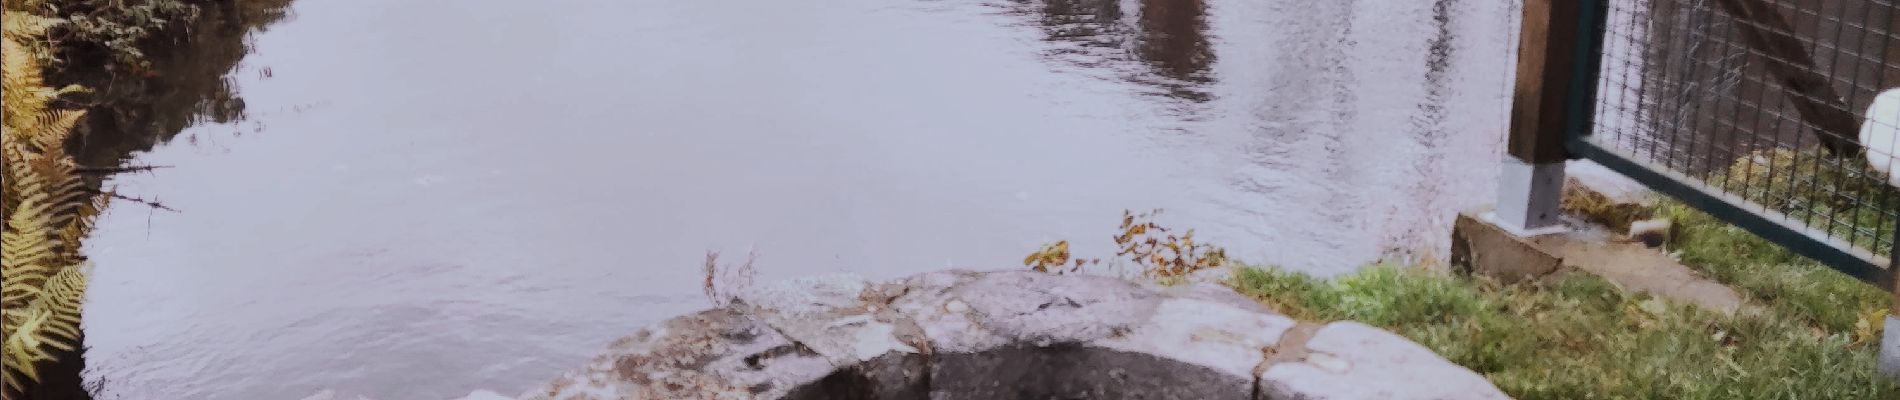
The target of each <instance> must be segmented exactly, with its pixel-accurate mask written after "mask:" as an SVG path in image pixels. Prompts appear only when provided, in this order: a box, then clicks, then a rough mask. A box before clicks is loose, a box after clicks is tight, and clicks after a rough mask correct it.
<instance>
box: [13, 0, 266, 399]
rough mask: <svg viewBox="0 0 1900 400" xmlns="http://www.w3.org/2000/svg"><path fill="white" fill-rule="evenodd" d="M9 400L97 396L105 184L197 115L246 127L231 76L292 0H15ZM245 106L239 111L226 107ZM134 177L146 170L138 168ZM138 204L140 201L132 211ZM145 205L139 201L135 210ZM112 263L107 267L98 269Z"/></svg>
mask: <svg viewBox="0 0 1900 400" xmlns="http://www.w3.org/2000/svg"><path fill="white" fill-rule="evenodd" d="M4 4H5V9H6V13H7V25H6V38H7V43H6V45H7V49H6V53H7V57H6V66H5V67H6V68H5V70H6V80H5V85H6V87H5V90H6V99H5V101H6V103H7V104H6V106H7V108H6V110H7V116H6V127H7V130H6V133H5V135H4V136H5V141H6V150H7V152H6V180H7V187H6V190H5V201H4V202H5V204H6V205H7V206H6V208H5V211H6V217H5V218H4V220H5V221H6V226H5V234H6V235H7V238H6V241H5V246H6V247H5V249H4V250H5V252H6V254H7V258H6V260H7V262H6V265H5V269H6V272H5V274H6V275H7V280H6V289H5V292H6V305H5V306H6V309H7V310H8V314H7V318H6V320H5V321H6V324H7V325H6V327H7V335H8V336H7V338H6V343H7V346H6V361H7V362H6V367H7V368H6V369H7V375H6V378H7V385H6V388H5V389H4V390H3V392H4V395H3V396H5V398H7V399H15V398H21V399H40V400H47V399H90V398H91V397H92V394H91V392H92V391H93V389H88V386H87V385H86V384H85V383H84V381H83V379H81V377H80V371H82V370H84V369H85V365H86V363H85V348H86V346H85V345H84V343H85V338H84V335H83V333H82V331H81V330H80V327H79V325H80V324H81V313H80V307H79V302H80V299H82V298H84V293H85V286H86V282H87V281H88V280H89V278H88V276H89V272H90V271H91V268H93V267H92V266H91V265H90V263H88V262H87V256H86V254H85V252H83V251H82V248H83V246H82V243H83V241H84V239H85V238H86V237H87V236H88V235H89V234H90V231H91V224H92V220H93V218H95V217H96V216H98V215H99V214H100V213H101V212H102V210H103V208H104V207H105V204H106V203H107V201H108V200H112V199H117V201H118V202H119V203H122V205H121V206H122V207H123V206H132V207H154V208H164V207H163V206H162V205H161V204H158V203H155V202H147V201H144V200H141V199H138V198H137V197H136V194H125V193H117V192H115V191H114V190H113V189H112V188H110V187H107V186H106V184H105V182H106V181H107V179H108V178H109V177H110V176H111V175H112V174H115V173H120V172H124V171H125V170H126V168H125V166H124V165H123V163H124V161H125V160H127V159H129V158H130V157H131V155H132V154H133V153H135V152H138V151H143V150H147V149H150V148H151V147H152V146H153V145H155V144H158V143H162V142H164V141H167V140H170V139H171V138H172V137H173V136H175V135H177V133H178V132H179V131H180V130H182V129H183V128H184V127H185V126H186V125H187V124H189V123H190V122H191V121H194V120H197V119H199V118H212V119H223V120H230V119H235V118H241V117H242V114H243V109H242V106H241V104H242V102H241V101H240V100H236V99H235V97H234V96H233V95H231V93H232V90H230V88H229V87H225V86H221V85H219V84H218V83H222V82H225V80H224V79H222V78H223V76H224V75H225V74H226V73H228V72H229V71H230V70H231V69H232V68H233V67H234V66H235V65H236V64H237V62H238V60H239V59H241V58H242V56H243V54H244V53H245V46H244V44H243V38H244V36H245V34H246V33H247V32H249V31H250V30H252V29H255V28H258V27H261V26H263V25H264V24H268V23H270V22H275V21H276V20H279V19H282V18H284V17H285V14H284V12H283V8H284V6H285V5H287V4H288V2H287V1H264V2H256V1H235V0H195V1H194V0H144V1H123V2H111V3H101V2H93V1H80V0H54V1H29V0H7V1H6V2H5V3H4ZM233 104H235V105H237V106H236V107H232V106H231V105H233ZM131 170H138V168H131ZM124 203H133V204H124ZM137 203H144V204H137ZM104 268H111V266H104Z"/></svg>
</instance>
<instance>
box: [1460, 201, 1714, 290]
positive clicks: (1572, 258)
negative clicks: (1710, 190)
mask: <svg viewBox="0 0 1900 400" xmlns="http://www.w3.org/2000/svg"><path fill="white" fill-rule="evenodd" d="M1480 215H1481V212H1475V211H1474V212H1465V213H1461V214H1459V216H1458V220H1457V222H1455V223H1454V225H1453V227H1452V250H1451V253H1452V254H1451V261H1452V268H1453V269H1454V270H1455V271H1458V272H1461V273H1466V274H1472V275H1478V276H1486V277H1491V278H1494V279H1497V280H1499V281H1501V282H1505V283H1524V282H1532V281H1539V280H1543V279H1545V278H1546V277H1555V276H1560V275H1562V274H1564V273H1588V274H1591V275H1596V276H1598V277H1601V278H1603V279H1604V280H1606V281H1609V282H1610V283H1612V284H1615V285H1616V286H1617V287H1619V288H1622V289H1623V290H1627V291H1631V292H1638V293H1649V294H1651V295H1654V296H1658V297H1663V298H1668V299H1671V300H1675V301H1679V302H1684V303H1689V304H1695V305H1698V306H1701V307H1702V308H1705V309H1708V310H1711V311H1716V312H1721V313H1734V312H1736V311H1739V310H1742V309H1744V308H1746V307H1748V305H1747V304H1746V302H1744V301H1743V298H1742V296H1741V293H1739V292H1736V291H1735V289H1733V288H1729V287H1728V286H1726V285H1723V284H1721V283H1720V282H1716V281H1714V280H1712V279H1709V278H1706V277H1703V276H1702V275H1701V274H1699V273H1697V272H1695V270H1692V269H1690V268H1689V267H1687V266H1684V265H1682V264H1681V263H1679V262H1677V261H1676V260H1675V259H1673V258H1670V257H1669V256H1668V255H1665V254H1663V253H1662V252H1661V251H1658V250H1657V249H1652V248H1649V247H1647V246H1643V245H1642V244H1640V243H1626V242H1621V241H1617V240H1610V239H1608V238H1610V236H1603V235H1591V234H1590V231H1588V230H1586V229H1582V227H1578V229H1571V230H1569V231H1567V232H1565V233H1563V234H1556V235H1542V236H1537V237H1529V238H1527V237H1522V236H1518V235H1517V234H1515V233H1513V232H1510V231H1509V230H1507V229H1505V228H1504V227H1502V226H1498V225H1497V224H1495V223H1492V222H1490V221H1488V220H1486V219H1485V218H1483V217H1481V216H1480Z"/></svg>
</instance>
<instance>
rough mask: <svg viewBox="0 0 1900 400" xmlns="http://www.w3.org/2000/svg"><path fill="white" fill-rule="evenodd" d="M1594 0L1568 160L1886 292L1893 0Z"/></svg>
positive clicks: (1898, 103) (1891, 254)
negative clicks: (1667, 195)
mask: <svg viewBox="0 0 1900 400" xmlns="http://www.w3.org/2000/svg"><path fill="white" fill-rule="evenodd" d="M1599 1H1604V2H1606V3H1607V8H1608V10H1607V11H1608V12H1607V13H1606V14H1607V15H1605V16H1602V17H1601V18H1600V20H1599V21H1600V22H1596V23H1595V24H1597V27H1599V28H1601V29H1602V41H1601V42H1600V43H1599V44H1600V45H1601V51H1602V55H1601V64H1600V69H1599V70H1598V71H1597V80H1596V85H1597V86H1596V96H1595V98H1594V100H1593V103H1594V104H1593V106H1594V110H1595V111H1594V117H1593V118H1592V120H1591V121H1588V122H1581V123H1587V124H1590V125H1591V126H1588V127H1587V128H1588V129H1585V130H1586V131H1588V133H1589V135H1588V136H1585V137H1582V138H1578V140H1573V142H1572V147H1573V148H1578V149H1577V150H1578V151H1577V152H1578V153H1581V154H1584V155H1585V156H1586V157H1588V158H1592V159H1598V160H1599V161H1603V162H1604V163H1605V164H1616V165H1612V166H1613V167H1617V166H1621V167H1623V168H1625V169H1635V170H1639V171H1636V172H1642V173H1638V174H1632V176H1634V177H1637V178H1638V179H1639V180H1644V181H1645V183H1647V184H1650V185H1651V186H1653V187H1656V186H1659V188H1662V189H1666V190H1664V191H1665V192H1672V194H1679V196H1678V197H1684V196H1681V195H1680V194H1687V195H1688V196H1687V197H1690V198H1695V199H1699V200H1700V201H1691V202H1690V203H1691V204H1692V205H1696V206H1698V207H1701V208H1703V209H1705V210H1708V211H1710V212H1711V213H1712V214H1715V215H1716V216H1718V217H1722V218H1724V219H1728V220H1730V221H1746V222H1750V224H1747V225H1749V226H1750V227H1751V230H1755V231H1757V232H1758V233H1765V235H1764V236H1768V237H1769V238H1770V239H1773V240H1776V241H1778V242H1781V243H1782V244H1784V245H1787V246H1789V247H1791V248H1795V249H1796V250H1797V251H1801V252H1802V253H1803V254H1808V255H1810V256H1817V257H1816V258H1820V259H1822V260H1823V261H1825V262H1827V263H1828V264H1830V265H1832V266H1835V267H1836V268H1838V269H1841V270H1842V271H1845V272H1848V273H1850V274H1853V275H1855V276H1857V277H1861V278H1862V279H1866V280H1869V281H1874V282H1876V283H1879V284H1881V286H1882V287H1888V286H1887V285H1886V283H1887V282H1885V281H1886V280H1888V279H1891V278H1890V277H1891V276H1892V274H1891V273H1889V272H1887V271H1888V270H1891V269H1892V267H1891V264H1892V263H1893V260H1894V258H1895V247H1896V246H1895V245H1896V243H1900V238H1896V235H1895V228H1896V227H1900V188H1897V187H1900V177H1896V176H1895V175H1894V174H1900V170H1896V169H1897V168H1895V167H1896V166H1897V164H1900V161H1896V160H1897V157H1896V155H1895V153H1896V151H1897V150H1900V149H1897V148H1896V145H1895V141H1896V138H1895V137H1894V136H1896V135H1900V91H1894V92H1890V93H1889V94H1887V95H1885V96H1883V95H1882V93H1883V92H1886V91H1889V90H1894V89H1900V4H1896V0H1599ZM1877 98H1878V99H1879V100H1878V101H1877V100H1876V99H1877ZM1870 108H1872V109H1871V110H1870ZM1738 223H1739V222H1738Z"/></svg>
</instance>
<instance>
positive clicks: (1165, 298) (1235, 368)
mask: <svg viewBox="0 0 1900 400" xmlns="http://www.w3.org/2000/svg"><path fill="white" fill-rule="evenodd" d="M521 398H523V399H536V400H541V399H568V400H572V399H1051V398H1061V399H1072V398H1086V399H1504V398H1507V397H1506V396H1505V395H1504V394H1503V393H1501V392H1500V391H1498V389H1497V388H1496V387H1494V386H1492V385H1491V384H1490V383H1489V382H1488V381H1486V380H1485V379H1484V378H1483V377H1481V376H1479V375H1478V374H1476V373H1473V372H1471V371H1470V370H1467V369H1464V368H1462V367H1459V366H1457V365H1454V364H1451V363H1450V362H1447V361H1446V360H1444V359H1443V358H1440V357H1439V356H1437V355H1436V354H1433V353H1432V352H1431V351H1430V350H1427V349H1425V348H1424V347H1421V346H1419V345H1417V344H1414V343H1412V342H1410V341H1407V340H1406V339H1404V338H1402V337H1399V336H1397V335H1394V334H1391V333H1388V332H1385V331H1382V330H1379V329H1377V328H1373V327H1370V326H1366V325H1364V324H1359V323H1356V322H1335V323H1330V324H1314V323H1307V322H1301V321H1296V320H1293V319H1290V318H1287V317H1285V316H1282V315H1278V314H1275V313H1273V312H1272V311H1270V310H1268V309H1266V308H1264V307H1262V306H1260V305H1259V304H1258V303H1256V302H1254V301H1252V300H1250V299H1247V298H1244V297H1242V296H1240V295H1238V294H1235V293H1233V292H1232V291H1230V290H1228V289H1226V288H1224V287H1221V286H1218V285H1211V284H1187V285H1177V286H1168V287H1163V286H1154V285H1142V284H1137V283H1133V282H1129V281H1125V280H1119V279H1112V278H1105V277H1093V276H1055V275H1047V274H1039V273H1032V272H989V273H980V272H970V271H943V272H933V273H927V274H922V275H916V276H911V277H908V278H904V279H899V280H896V281H892V282H884V283H874V282H867V281H864V280H862V279H858V278H854V277H848V276H826V277H813V278H806V279H800V280H794V281H788V282H783V283H778V284H772V285H765V286H759V287H756V288H753V289H751V290H749V291H747V292H746V293H743V294H741V295H739V296H738V298H737V299H736V300H735V301H734V302H733V304H732V305H731V306H730V307H725V308H718V309H712V310H706V311H701V312H698V313H694V314H690V315H685V316H680V317H677V318H673V319H670V320H666V321H663V322H660V323H658V324H655V325H653V326H650V327H647V328H645V329H642V330H640V331H638V332H636V333H634V334H633V335H631V336H628V337H626V338H622V339H620V340H618V341H616V342H614V343H613V344H612V345H611V346H609V348H608V349H607V351H606V352H605V353H604V354H602V355H601V356H599V357H597V358H596V359H594V360H593V361H592V362H590V363H589V364H587V365H586V366H583V367H581V368H579V369H576V370H573V371H570V372H568V373H566V374H565V375H563V376H561V377H560V378H558V379H556V380H554V381H553V382H550V383H548V384H547V385H545V386H543V387H541V388H537V389H534V390H532V391H530V392H528V393H525V394H523V395H522V396H521Z"/></svg>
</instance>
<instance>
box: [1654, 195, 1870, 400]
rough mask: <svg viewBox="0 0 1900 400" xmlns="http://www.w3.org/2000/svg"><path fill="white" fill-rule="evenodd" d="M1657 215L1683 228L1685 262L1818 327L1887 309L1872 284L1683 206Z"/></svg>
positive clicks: (1679, 240)
mask: <svg viewBox="0 0 1900 400" xmlns="http://www.w3.org/2000/svg"><path fill="white" fill-rule="evenodd" d="M1660 214H1661V215H1665V216H1669V217H1671V218H1673V219H1674V220H1675V221H1676V223H1677V224H1678V225H1680V227H1681V228H1680V229H1679V230H1678V232H1677V234H1676V238H1675V241H1674V243H1673V244H1672V246H1671V248H1672V249H1675V250H1678V251H1681V252H1682V262H1683V264H1684V265H1688V266H1689V267H1691V268H1695V269H1696V270H1698V271H1701V272H1702V273H1703V274H1704V275H1707V276H1709V277H1710V278H1712V279H1715V280H1717V281H1721V282H1722V283H1724V284H1727V285H1729V286H1732V287H1735V288H1736V289H1738V290H1741V291H1742V292H1744V293H1746V294H1748V295H1749V296H1750V297H1753V298H1754V299H1755V300H1757V302H1758V303H1760V304H1763V305H1767V306H1769V307H1771V308H1774V309H1776V310H1777V311H1780V312H1781V313H1782V314H1785V315H1789V316H1791V317H1795V318H1800V319H1802V320H1805V321H1807V322H1808V323H1810V324H1813V325H1816V326H1817V327H1819V328H1822V329H1825V330H1828V331H1836V332H1839V331H1849V330H1852V329H1854V324H1855V323H1856V322H1858V320H1860V319H1862V318H1864V316H1865V315H1866V314H1869V313H1873V312H1878V311H1880V310H1883V309H1886V308H1887V307H1888V306H1889V303H1890V301H1891V300H1889V297H1888V295H1887V293H1886V292H1883V291H1881V290H1880V289H1878V288H1875V287H1874V286H1873V285H1869V284H1867V283H1864V282H1861V281H1859V280H1856V279H1854V278H1853V277H1849V276H1847V275H1844V274H1841V273H1838V272H1835V271H1834V270H1832V269H1829V268H1827V267H1825V266H1822V265H1821V264H1819V263H1816V262H1814V261H1812V260H1808V259H1806V258H1802V257H1801V256H1798V255H1795V254H1794V253H1791V252H1789V251H1788V250H1786V249H1783V248H1781V247H1780V246H1776V245H1775V244H1773V243H1770V242H1768V241H1767V240H1764V239H1762V238H1760V237H1757V236H1755V235H1753V234H1750V233H1748V232H1747V231H1743V230H1742V229H1741V228H1737V227H1735V226H1733V225H1729V224H1726V223H1723V222H1721V221H1719V220H1716V219H1715V218H1714V217H1711V216H1709V215H1708V214H1703V213H1701V212H1699V211H1695V210H1694V209H1691V208H1689V207H1687V206H1683V205H1680V204H1666V205H1664V206H1663V207H1662V211H1661V213H1660ZM1897 398H1900V397H1897Z"/></svg>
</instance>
